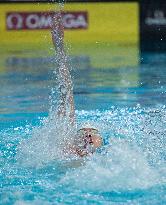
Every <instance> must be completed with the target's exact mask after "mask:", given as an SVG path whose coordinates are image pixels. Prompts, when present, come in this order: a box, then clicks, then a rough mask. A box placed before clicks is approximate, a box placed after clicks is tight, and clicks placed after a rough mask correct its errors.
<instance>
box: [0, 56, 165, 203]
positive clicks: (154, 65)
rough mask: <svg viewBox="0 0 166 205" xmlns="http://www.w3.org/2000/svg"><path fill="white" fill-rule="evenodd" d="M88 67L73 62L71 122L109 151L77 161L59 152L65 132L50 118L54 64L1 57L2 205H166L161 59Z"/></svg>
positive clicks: (82, 60)
mask: <svg viewBox="0 0 166 205" xmlns="http://www.w3.org/2000/svg"><path fill="white" fill-rule="evenodd" d="M88 62H89V58H88V57H87V56H79V57H78V56H77V57H72V58H71V65H72V68H73V70H72V76H73V82H74V83H73V84H74V97H75V104H76V117H77V121H78V125H79V126H81V125H84V124H85V123H87V121H88V124H90V125H92V126H94V127H97V128H98V129H99V130H100V131H101V133H102V135H103V138H104V141H105V142H107V143H106V145H105V146H103V148H102V150H100V153H96V154H94V155H93V156H92V157H89V158H86V159H85V160H81V161H80V160H78V159H65V158H63V157H62V156H61V155H60V152H59V150H60V144H59V141H60V139H61V137H62V136H61V135H62V132H63V130H62V129H63V124H61V123H60V122H59V121H58V120H57V119H56V116H54V113H53V111H50V108H51V107H52V99H51V98H52V97H50V96H52V94H51V93H52V89H53V88H54V87H55V86H56V83H55V82H56V80H55V75H53V71H54V70H55V67H56V65H55V64H54V63H53V60H52V58H50V57H40V58H39V57H36V58H35V56H34V57H33V58H27V57H22V56H21V57H18V56H17V57H15V56H13V55H10V54H8V55H6V56H5V57H4V59H3V63H1V67H0V84H1V92H0V204H2V205H8V204H9V205H10V204H14V205H30V204H31V205H36V204H37V205H50V204H120V205H121V204H132V205H133V204H153V205H156V204H165V203H166V197H165V195H166V186H165V182H166V167H165V159H166V153H165V143H166V140H165V135H166V129H165V128H166V107H165V104H166V100H165V99H166V98H165V97H166V81H165V79H166V70H165V66H166V63H165V62H166V59H165V55H164V54H155V55H152V54H143V55H142V56H141V57H140V63H139V64H138V65H135V66H130V65H129V66H127V67H123V66H121V67H116V68H114V67H110V68H109V69H108V68H104V67H101V68H100V69H99V68H94V67H90V66H89V63H88ZM79 65H81V66H79ZM55 95H56V93H55ZM54 100H56V97H55V99H54ZM54 100H53V102H54Z"/></svg>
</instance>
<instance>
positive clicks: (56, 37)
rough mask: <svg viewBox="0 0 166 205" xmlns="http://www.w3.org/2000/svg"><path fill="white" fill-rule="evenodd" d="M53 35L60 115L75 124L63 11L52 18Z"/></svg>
mask: <svg viewBox="0 0 166 205" xmlns="http://www.w3.org/2000/svg"><path fill="white" fill-rule="evenodd" d="M51 28H52V30H51V34H52V41H53V44H54V47H55V49H56V55H57V62H58V76H59V93H60V102H59V105H58V115H59V116H60V117H69V119H70V123H72V124H74V118H75V113H74V98H73V87H72V80H71V76H70V72H69V68H68V63H67V56H66V53H65V50H64V41H63V38H64V27H63V23H62V14H61V11H57V12H56V13H55V14H54V16H53V18H52V25H51Z"/></svg>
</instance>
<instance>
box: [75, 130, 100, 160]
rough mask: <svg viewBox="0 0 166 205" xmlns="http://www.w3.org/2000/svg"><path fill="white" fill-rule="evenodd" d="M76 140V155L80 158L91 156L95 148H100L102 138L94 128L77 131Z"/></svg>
mask: <svg viewBox="0 0 166 205" xmlns="http://www.w3.org/2000/svg"><path fill="white" fill-rule="evenodd" d="M76 139H77V142H76V143H75V144H76V146H77V147H78V150H79V152H78V154H79V155H82V156H84V155H88V154H92V153H94V152H95V151H96V149H97V148H99V147H101V146H102V137H101V135H100V133H99V131H98V130H97V129H94V128H81V129H79V130H78V131H77V138H76ZM80 153H81V154H80ZM83 153H84V154H83Z"/></svg>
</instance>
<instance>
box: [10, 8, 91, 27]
mask: <svg viewBox="0 0 166 205" xmlns="http://www.w3.org/2000/svg"><path fill="white" fill-rule="evenodd" d="M53 15H54V12H51V11H50V12H7V14H6V29H7V30H36V29H37V30H38V29H50V25H51V19H52V17H53ZM62 19H63V25H64V28H65V29H87V28H88V13H87V12H86V11H78V12H71V11H66V12H63V13H62Z"/></svg>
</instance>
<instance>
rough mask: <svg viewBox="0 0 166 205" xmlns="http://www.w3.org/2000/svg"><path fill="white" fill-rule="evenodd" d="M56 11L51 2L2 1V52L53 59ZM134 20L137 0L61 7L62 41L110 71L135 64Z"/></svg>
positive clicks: (136, 35) (76, 53)
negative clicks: (52, 28) (63, 29)
mask: <svg viewBox="0 0 166 205" xmlns="http://www.w3.org/2000/svg"><path fill="white" fill-rule="evenodd" d="M57 7H58V4H57V5H56V4H55V3H53V4H52V3H50V4H47V3H39V4H37V3H17V4H15V3H13V4H10V3H4V4H2V3H1V4H0V39H1V40H0V47H1V48H3V49H0V53H4V52H6V53H14V55H16V54H18V55H23V54H26V55H27V56H29V55H31V54H32V52H33V54H34V56H36V54H38V55H39V54H40V55H41V56H42V55H44V56H45V55H53V54H54V48H53V44H52V38H51V32H50V25H49V24H50V18H51V17H50V16H52V14H53V11H56V10H57ZM131 16H132V18H131ZM138 17H139V6H138V3H136V2H133V3H131V2H130V3H127V2H125V3H123V2H118V3H116V2H114V3H111V2H108V3H106V2H105V3H102V2H100V3H72V4H71V3H65V5H64V13H63V24H64V27H65V33H64V39H65V42H66V43H67V45H69V47H70V48H71V49H70V52H69V53H70V54H71V55H73V56H84V55H86V56H89V58H90V59H91V62H90V63H91V65H92V67H96V68H97V67H98V68H101V64H102V66H104V67H108V68H109V67H110V66H111V67H118V66H120V65H123V66H128V65H132V66H134V65H137V63H138V53H139V52H138V43H139V18H138ZM119 47H120V49H119ZM129 47H130V49H129ZM121 48H122V49H121ZM121 55H122V56H125V60H124V59H123V60H122V61H120V60H118V61H116V62H115V61H114V58H113V56H117V59H119V57H118V56H121ZM103 63H104V65H103Z"/></svg>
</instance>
